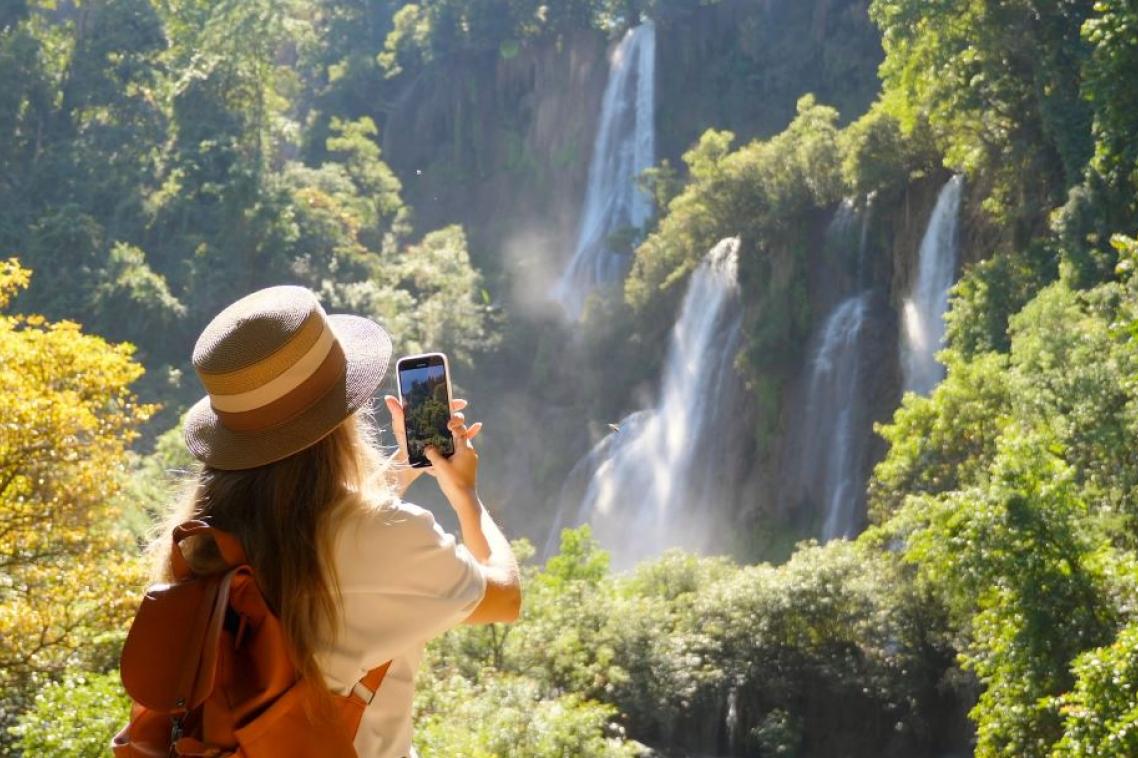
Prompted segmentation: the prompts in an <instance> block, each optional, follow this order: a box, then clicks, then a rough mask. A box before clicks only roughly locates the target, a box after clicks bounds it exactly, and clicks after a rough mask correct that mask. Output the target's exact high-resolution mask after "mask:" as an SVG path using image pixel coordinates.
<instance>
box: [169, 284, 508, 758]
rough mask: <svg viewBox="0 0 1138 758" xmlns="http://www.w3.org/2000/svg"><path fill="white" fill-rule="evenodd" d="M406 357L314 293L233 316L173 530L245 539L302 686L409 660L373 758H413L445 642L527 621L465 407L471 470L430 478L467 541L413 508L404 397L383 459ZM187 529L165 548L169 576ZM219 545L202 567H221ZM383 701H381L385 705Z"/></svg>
mask: <svg viewBox="0 0 1138 758" xmlns="http://www.w3.org/2000/svg"><path fill="white" fill-rule="evenodd" d="M390 357H391V340H390V339H389V338H388V336H387V334H386V333H385V332H384V331H383V329H382V328H381V327H379V326H378V325H377V324H375V323H373V322H372V321H369V320H368V319H365V318H360V317H357V316H344V315H336V316H327V315H326V314H325V313H324V310H323V309H322V308H321V307H320V304H319V302H318V301H317V300H316V297H315V296H314V295H313V294H312V293H311V292H309V291H308V290H306V289H304V288H302V287H271V288H268V289H264V290H261V291H259V292H255V293H253V294H252V295H249V296H248V297H245V298H243V299H241V300H239V301H237V302H236V303H234V304H233V305H231V306H229V307H228V308H226V309H225V310H224V311H222V312H221V313H220V314H219V315H218V316H217V317H216V318H215V319H214V320H213V321H212V322H211V323H210V324H209V325H208V326H207V327H206V328H205V330H204V331H203V332H202V335H201V337H200V338H199V339H198V342H197V344H196V346H195V348H194V355H193V364H194V368H195V369H196V370H197V372H198V375H199V377H200V378H201V380H202V383H203V384H204V385H205V388H206V390H207V392H208V393H209V394H208V396H207V397H205V398H202V400H201V401H200V402H198V403H197V404H195V405H194V406H193V408H191V410H190V411H189V414H188V415H187V418H186V427H185V436H186V444H187V445H188V447H189V449H190V451H191V452H192V453H193V454H194V455H195V456H196V457H197V458H198V459H199V460H201V461H202V462H203V464H204V466H203V467H202V468H201V470H200V473H199V474H198V476H197V477H196V480H195V481H194V482H193V483H192V487H191V488H190V490H189V492H188V495H187V497H186V498H185V499H184V501H183V502H182V503H181V504H180V506H179V507H177V508H176V509H175V511H176V512H175V513H174V514H172V516H171V519H170V523H171V528H172V526H173V525H174V524H177V523H180V522H182V521H185V520H187V519H192V518H196V519H205V520H208V521H209V523H210V524H211V525H212V526H214V527H217V528H219V529H222V530H224V531H227V532H231V533H233V534H234V535H236V536H237V537H238V538H239V539H240V540H241V543H242V545H243V546H244V548H245V552H246V554H247V556H248V558H249V562H250V564H251V565H252V567H253V570H254V572H255V575H256V577H257V583H258V585H259V587H260V588H261V591H262V593H263V594H264V595H265V598H266V600H267V601H268V602H269V604H270V605H271V606H272V608H273V609H274V610H275V611H276V613H277V615H278V616H279V617H280V619H281V622H282V625H283V627H284V630H285V632H286V636H287V638H288V641H289V643H290V646H291V648H292V649H291V654H292V657H293V659H294V662H295V664H296V666H297V668H298V670H299V671H300V673H301V675H302V676H304V677H306V678H308V679H309V680H310V681H313V682H322V683H326V685H327V687H328V688H329V689H331V690H332V691H333V692H337V693H340V694H347V692H348V691H349V690H351V689H352V688H353V686H354V685H356V683H357V682H358V681H359V680H360V679H361V677H362V676H363V675H364V673H365V672H367V671H369V670H371V669H375V668H376V667H379V666H381V665H382V664H384V663H385V662H387V661H391V665H390V667H389V669H388V670H387V673H386V675H385V676H384V678H383V681H382V684H381V686H380V687H379V689H378V691H377V692H376V693H375V696H374V698H372V699H371V702H370V704H369V705H368V706H367V708H366V710H365V712H364V717H363V720H362V721H361V724H360V728H359V731H358V732H357V734H356V738H355V747H356V750H357V752H358V753H359V755H361V756H383V757H384V758H386V757H388V756H407V755H413V750H412V747H411V702H412V698H413V695H414V682H415V674H416V670H417V668H418V665H419V659H420V656H421V654H422V652H423V647H424V645H425V643H426V642H427V640H429V639H431V638H432V637H435V636H437V635H439V634H441V633H443V632H445V631H446V630H447V629H449V628H451V627H452V626H455V625H456V624H459V623H462V622H465V623H489V622H496V621H507V622H508V621H513V620H514V619H516V618H517V615H518V609H519V607H520V603H521V589H520V584H519V580H518V569H517V564H516V561H515V559H514V556H513V553H512V552H511V550H510V545H509V543H508V542H507V540H506V538H505V537H504V536H503V535H502V532H501V531H500V530H499V529H498V527H497V525H496V524H495V523H494V520H493V519H492V518H491V517H490V514H489V513H488V512H487V511H486V509H485V507H483V505H482V503H481V501H480V500H479V498H478V494H477V489H476V483H477V472H478V455H477V453H476V452H475V450H474V446H473V444H472V443H471V441H472V440H473V439H474V438H475V437H476V436H477V435H478V433H479V431H480V430H481V424H472V425H467V424H466V423H465V419H464V416H463V408H464V407H465V406H466V403H465V401H463V400H455V401H454V402H453V403H452V406H451V407H452V415H453V418H452V420H451V422H450V430H451V433H452V434H453V435H454V440H455V453H454V455H453V457H451V458H449V459H448V458H446V457H443V456H441V455H440V454H439V453H438V451H436V450H434V449H433V448H432V449H429V450H428V451H427V457H428V459H429V460H430V461H431V464H432V467H431V469H430V471H429V473H431V474H432V475H433V476H434V478H435V480H436V481H437V482H438V485H439V487H440V489H441V490H442V492H443V494H444V495H445V496H446V499H447V501H448V502H449V503H450V505H451V507H453V508H454V510H455V513H456V514H457V516H458V522H459V524H460V527H461V531H462V544H461V545H460V544H457V543H456V541H455V539H454V537H452V536H451V535H449V534H447V533H446V532H444V531H443V530H442V529H441V528H440V527H439V526H438V525H437V524H436V523H435V520H434V518H433V517H432V516H431V514H430V513H429V512H428V511H425V510H423V509H421V508H418V507H416V506H414V505H410V504H407V503H404V502H402V501H401V500H400V496H401V495H402V493H403V491H404V490H405V489H406V487H407V486H408V485H409V484H410V483H411V482H412V481H413V480H414V479H415V478H416V477H417V476H418V475H419V474H420V473H421V472H422V471H423V469H411V468H410V467H408V466H406V464H405V463H404V461H405V460H406V439H405V435H404V429H403V414H402V408H401V407H400V405H399V402H398V401H397V400H396V399H395V398H393V397H390V396H388V397H387V398H386V405H387V408H388V410H389V411H390V413H391V417H392V426H393V430H394V432H395V435H396V437H397V439H398V440H399V443H400V452H399V453H398V454H397V455H396V456H395V457H394V458H389V457H384V456H383V455H381V454H380V453H379V452H378V451H377V450H376V447H375V443H374V439H373V427H372V425H371V422H370V418H369V416H368V407H369V403H370V400H371V397H372V395H373V394H374V392H375V390H376V389H377V387H378V386H379V384H380V382H381V380H382V379H383V375H384V372H385V370H386V368H387V364H388V361H389V359H390ZM169 534H170V530H169V529H167V530H165V531H164V532H163V533H162V535H161V536H160V537H159V538H158V539H157V540H155V542H154V544H153V546H152V551H153V553H154V556H155V566H156V568H157V574H158V575H159V577H160V578H168V577H167V573H168V571H169V569H168V567H169V565H170V544H171V543H170V539H169ZM211 545H212V543H210V542H208V541H207V542H203V543H202V544H201V545H199V546H198V548H197V552H196V553H195V552H193V550H194V547H193V546H191V548H190V550H191V554H190V555H188V556H187V557H188V558H189V559H190V563H191V565H193V566H194V568H195V570H198V571H202V572H205V571H208V570H210V566H211V564H212V563H215V562H216V561H217V556H216V555H215V554H211V553H210V552H209V548H210V546H211ZM369 694H370V693H369Z"/></svg>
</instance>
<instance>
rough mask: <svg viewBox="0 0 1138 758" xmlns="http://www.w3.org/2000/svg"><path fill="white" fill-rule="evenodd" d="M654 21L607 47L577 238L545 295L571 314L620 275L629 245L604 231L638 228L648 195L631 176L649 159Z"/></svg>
mask: <svg viewBox="0 0 1138 758" xmlns="http://www.w3.org/2000/svg"><path fill="white" fill-rule="evenodd" d="M655 68H656V28H655V26H654V25H653V24H652V22H651V21H645V22H644V23H642V24H640V25H639V26H637V27H636V28H634V29H630V30H629V31H628V32H627V33H626V34H625V36H624V39H623V40H621V42H620V44H619V45H618V46H617V47H616V49H615V50H614V51H613V54H612V58H611V60H610V67H609V78H608V83H607V84H606V85H605V93H604V98H603V101H602V105H601V115H600V120H599V121H598V122H597V135H596V139H595V140H594V143H593V157H592V160H591V162H590V164H589V183H588V187H587V189H586V191H585V201H584V206H583V208H582V211H581V222H580V228H579V230H578V233H577V246H576V249H575V250H574V252H573V257H572V258H571V259H570V260H569V264H568V266H567V267H566V269H565V271H564V273H563V274H562V275H561V279H560V280H559V281H558V283H557V285H556V287H555V288H554V290H553V298H554V299H555V300H556V301H558V302H559V303H560V304H561V306H562V307H563V308H564V309H565V312H566V314H568V315H569V317H570V318H572V319H574V320H575V319H578V318H580V316H581V310H582V309H583V308H584V305H585V300H586V298H588V296H589V294H590V293H591V292H592V291H593V290H594V289H596V288H597V287H598V286H599V285H604V284H608V283H611V282H619V281H621V280H623V278H624V275H625V273H626V271H627V269H628V265H629V261H630V260H631V250H627V249H626V250H614V249H612V247H611V245H610V237H611V236H612V235H613V234H615V233H618V232H622V231H626V230H640V229H642V228H643V227H644V225H645V224H646V223H647V221H648V219H649V217H650V216H651V215H652V200H651V198H650V197H649V196H648V195H647V194H646V193H645V192H644V191H642V190H641V189H640V187H639V185H638V184H637V178H638V177H639V176H640V174H641V173H642V172H643V171H644V170H645V169H647V168H650V167H651V166H652V164H653V163H655V160H656V154H655V151H656V146H655V141H656V133H655V125H654V119H655V100H656V93H655V79H656V70H655Z"/></svg>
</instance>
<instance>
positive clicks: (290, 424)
mask: <svg viewBox="0 0 1138 758" xmlns="http://www.w3.org/2000/svg"><path fill="white" fill-rule="evenodd" d="M328 325H329V326H330V327H331V329H332V332H333V333H334V334H335V335H336V339H337V340H338V341H339V343H340V346H341V347H342V348H343V350H344V357H345V359H346V362H347V368H346V370H345V371H344V374H343V376H342V377H341V378H340V379H339V380H337V382H336V384H335V385H333V386H332V388H331V389H329V390H328V392H327V393H325V394H324V395H323V396H322V397H321V398H320V399H319V400H317V401H316V402H315V403H313V404H312V405H310V406H309V407H308V408H306V409H304V410H303V411H301V412H300V413H298V414H297V415H296V416H293V417H292V418H291V419H289V420H288V421H285V422H284V423H281V424H278V425H277V426H274V427H272V428H270V429H263V430H258V431H256V432H235V431H233V430H231V429H227V428H226V427H225V425H224V424H222V423H221V419H219V418H218V416H217V414H216V413H215V412H214V410H213V408H212V407H211V406H210V402H209V396H208V395H207V396H206V397H203V398H202V399H201V400H199V401H198V402H196V403H194V405H193V407H191V408H190V410H189V412H188V413H187V414H186V426H185V438H186V446H187V447H188V448H189V449H190V452H191V453H193V454H194V457H196V458H197V459H198V460H200V461H202V462H203V463H205V464H206V465H207V466H212V467H213V468H218V469H224V470H226V471H238V470H241V469H250V468H256V467H258V466H264V465H267V464H269V463H274V462H276V461H279V460H281V459H283V458H287V457H289V456H290V455H293V454H294V453H298V452H300V451H301V450H304V449H305V448H307V447H311V446H312V445H314V444H316V443H317V442H319V441H320V440H322V439H323V438H324V437H326V436H327V435H329V434H330V433H331V432H332V431H333V430H334V429H335V428H336V427H337V426H339V425H340V424H341V423H342V422H343V421H344V419H346V418H348V417H349V416H351V415H352V414H353V413H355V412H356V411H357V410H359V409H360V408H362V407H363V406H364V405H366V404H367V403H368V402H369V401H370V400H371V398H372V395H374V394H375V391H376V389H377V388H378V387H379V385H380V382H382V381H383V376H384V374H385V373H386V372H387V365H388V363H389V362H390V361H391V338H390V337H389V336H388V335H387V332H385V331H384V330H383V327H381V326H380V325H379V324H377V323H375V322H374V321H372V320H370V319H366V318H362V317H360V316H349V315H344V314H340V315H335V316H328Z"/></svg>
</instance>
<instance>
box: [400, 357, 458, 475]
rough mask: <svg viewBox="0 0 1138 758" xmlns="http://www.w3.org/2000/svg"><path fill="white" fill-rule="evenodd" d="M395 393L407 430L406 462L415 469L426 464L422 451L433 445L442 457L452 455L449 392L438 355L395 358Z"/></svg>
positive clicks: (441, 359)
mask: <svg viewBox="0 0 1138 758" xmlns="http://www.w3.org/2000/svg"><path fill="white" fill-rule="evenodd" d="M398 373H399V394H400V396H401V397H402V398H403V420H404V425H405V427H406V429H407V457H408V462H409V463H410V464H411V465H412V466H413V467H415V468H421V467H423V466H430V465H431V463H430V461H428V460H427V456H426V455H424V453H423V451H424V450H425V449H426V447H427V446H428V445H434V446H435V447H436V448H438V450H439V452H440V453H442V454H443V455H445V456H448V457H449V456H451V455H453V454H454V439H453V438H452V437H451V434H450V429H448V428H447V423H448V422H449V421H450V393H449V391H448V389H447V368H446V360H445V359H444V358H443V356H442V355H439V354H434V355H421V356H415V357H411V358H404V359H402V360H400V361H399V369H398Z"/></svg>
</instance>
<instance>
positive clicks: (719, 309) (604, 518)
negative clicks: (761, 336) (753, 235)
mask: <svg viewBox="0 0 1138 758" xmlns="http://www.w3.org/2000/svg"><path fill="white" fill-rule="evenodd" d="M738 248H739V240H738V238H734V237H733V238H728V239H725V240H723V241H721V242H720V243H719V244H717V245H716V246H715V247H714V248H712V249H711V251H710V252H709V253H708V254H707V256H706V257H705V258H704V260H703V262H702V263H701V264H700V265H699V267H698V268H697V269H696V270H695V272H694V273H693V274H692V276H691V281H690V283H689V284H688V290H687V294H686V295H685V297H684V301H683V305H682V306H681V308H680V315H679V318H678V320H677V321H676V324H675V327H674V328H673V330H672V334H671V337H670V342H669V346H668V353H667V356H666V358H665V360H664V366H663V376H662V378H661V385H660V395H659V399H658V401H657V402H656V404H655V406H654V407H652V408H650V409H647V410H642V411H637V412H636V413H633V414H631V415H629V416H628V417H626V418H625V419H623V420H622V421H621V422H620V424H619V425H618V430H617V431H615V432H613V433H612V434H610V435H608V436H606V437H605V438H604V439H602V440H601V441H600V442H599V443H598V444H597V445H596V446H595V447H594V449H593V450H592V451H590V453H589V454H588V455H587V456H586V457H585V458H583V459H582V461H581V462H580V463H579V464H578V465H577V467H576V469H575V470H574V472H573V473H572V474H571V475H570V480H573V479H574V478H577V479H579V480H582V481H583V480H584V478H585V477H587V478H588V479H587V481H588V484H587V486H586V488H585V492H584V496H583V498H582V499H581V500H580V505H579V507H578V508H577V514H576V516H577V517H576V519H575V522H573V523H569V522H570V519H569V518H568V515H567V514H566V513H562V514H561V515H560V516H559V518H558V520H557V523H555V524H554V529H553V533H552V534H551V535H550V541H549V544H547V546H546V552H547V554H549V552H550V548H551V547H555V544H556V543H555V540H556V539H557V536H558V533H559V532H560V529H561V527H563V526H572V525H575V524H580V523H589V524H590V525H591V526H592V528H593V533H594V535H595V536H596V537H597V539H598V540H599V541H600V543H601V544H602V545H604V546H605V547H606V548H608V549H609V550H610V552H611V553H612V558H613V563H614V564H615V565H616V566H618V567H628V566H631V565H632V564H634V563H635V562H636V561H638V560H640V559H643V558H645V557H648V556H653V555H658V554H659V553H660V552H662V551H663V550H665V549H667V548H669V547H683V548H686V549H689V550H696V551H704V550H707V549H708V548H709V547H711V546H713V545H714V544H715V541H716V540H717V539H719V540H722V539H723V536H724V534H725V530H727V529H728V527H727V525H725V524H724V523H722V520H721V519H719V518H718V515H719V514H722V513H723V511H724V508H723V503H721V502H720V499H721V498H722V497H724V496H728V495H729V493H730V492H731V491H732V481H731V475H730V472H731V470H732V467H737V466H739V465H740V464H741V463H742V465H744V466H745V465H746V464H745V461H742V462H741V461H740V460H738V459H739V458H740V456H739V454H738V447H737V441H736V437H735V436H734V434H733V431H732V430H733V429H734V427H735V426H737V424H733V423H732V422H733V421H735V420H736V419H737V412H738V405H739V403H740V398H741V395H740V391H739V388H738V381H737V378H736V376H735V370H734V359H735V354H736V353H737V352H738V349H739V339H740V323H741V313H740V308H739V298H738V284H737V281H736V269H737V265H738V264H737V258H738ZM562 507H563V508H571V507H572V504H571V503H568V502H566V501H563V503H562Z"/></svg>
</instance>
